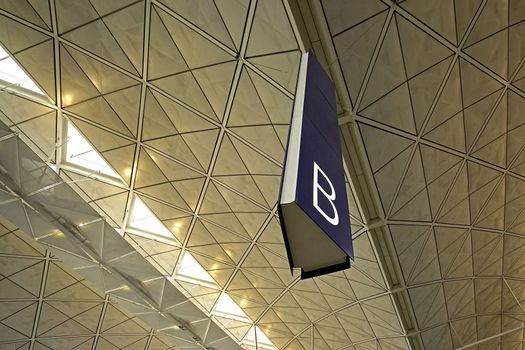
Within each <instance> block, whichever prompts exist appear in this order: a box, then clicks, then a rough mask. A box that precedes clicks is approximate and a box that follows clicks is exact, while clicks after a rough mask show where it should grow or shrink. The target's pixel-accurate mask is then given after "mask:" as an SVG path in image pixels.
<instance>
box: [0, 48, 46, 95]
mask: <svg viewBox="0 0 525 350" xmlns="http://www.w3.org/2000/svg"><path fill="white" fill-rule="evenodd" d="M0 80H2V81H4V82H6V83H7V84H2V85H4V86H0V89H2V88H4V89H5V88H6V87H9V86H19V87H22V88H24V89H27V90H30V91H33V92H36V93H37V94H39V95H43V96H44V95H45V94H44V92H43V91H42V90H41V89H40V88H39V87H38V86H37V85H36V84H35V82H34V81H33V80H32V79H31V78H30V77H29V75H27V73H26V72H25V71H24V70H23V69H22V68H21V67H20V66H19V65H18V63H17V62H16V61H15V60H14V59H13V58H12V57H11V56H10V55H9V53H8V52H7V51H6V50H5V49H4V48H3V47H2V46H1V45H0Z"/></svg>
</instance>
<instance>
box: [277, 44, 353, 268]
mask: <svg viewBox="0 0 525 350" xmlns="http://www.w3.org/2000/svg"><path fill="white" fill-rule="evenodd" d="M278 210H279V218H280V221H281V227H282V229H283V234H284V238H285V243H286V249H287V251H288V259H289V262H290V266H291V267H298V268H301V278H309V277H313V276H318V275H322V274H325V273H330V272H334V271H339V270H342V269H346V268H348V267H350V259H353V257H354V253H353V248H352V235H351V229H350V217H349V211H348V202H347V196H346V186H345V178H344V168H343V160H342V154H341V145H340V140H339V126H338V122H337V110H336V100H335V89H334V85H333V83H332V82H331V80H330V78H329V77H328V75H327V74H326V73H325V72H324V70H323V68H322V67H321V65H320V64H319V62H318V61H317V60H316V58H315V56H314V55H313V54H312V53H306V54H304V55H303V57H302V60H301V68H300V72H299V81H298V84H297V90H296V95H295V104H294V111H293V116H292V123H291V126H290V134H289V136H288V147H287V153H286V161H285V166H284V173H283V178H282V182H281V193H280V198H279V208H278Z"/></svg>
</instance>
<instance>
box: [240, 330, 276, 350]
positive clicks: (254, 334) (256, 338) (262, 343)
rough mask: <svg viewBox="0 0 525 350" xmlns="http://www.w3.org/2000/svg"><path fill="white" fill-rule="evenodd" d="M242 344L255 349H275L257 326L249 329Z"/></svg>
mask: <svg viewBox="0 0 525 350" xmlns="http://www.w3.org/2000/svg"><path fill="white" fill-rule="evenodd" d="M242 342H243V343H244V344H246V345H250V346H254V347H256V348H257V349H269V350H273V349H275V347H274V346H273V343H272V342H271V341H270V339H268V337H267V336H266V334H264V333H263V332H262V331H261V329H260V328H259V327H257V326H253V327H252V328H250V330H249V331H248V334H246V336H245V337H244V339H243V341H242Z"/></svg>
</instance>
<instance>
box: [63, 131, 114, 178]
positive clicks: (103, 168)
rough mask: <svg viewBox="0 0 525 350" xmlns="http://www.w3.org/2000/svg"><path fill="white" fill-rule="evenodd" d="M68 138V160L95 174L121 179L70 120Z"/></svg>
mask: <svg viewBox="0 0 525 350" xmlns="http://www.w3.org/2000/svg"><path fill="white" fill-rule="evenodd" d="M67 138H68V140H67V146H66V162H68V163H71V164H75V165H78V166H80V167H82V168H85V169H86V170H91V171H92V172H93V173H94V174H96V173H101V174H104V175H108V176H111V177H114V178H117V179H121V178H120V176H119V175H118V174H117V173H116V172H115V170H113V168H111V166H110V165H109V164H108V163H107V162H106V161H105V160H104V158H102V156H101V155H100V154H99V153H98V152H97V151H96V150H95V149H94V148H93V146H91V144H90V143H89V142H88V141H87V140H86V138H85V137H84V136H82V134H81V133H80V132H79V131H78V130H77V128H75V127H74V126H73V124H72V123H71V122H69V121H68V123H67Z"/></svg>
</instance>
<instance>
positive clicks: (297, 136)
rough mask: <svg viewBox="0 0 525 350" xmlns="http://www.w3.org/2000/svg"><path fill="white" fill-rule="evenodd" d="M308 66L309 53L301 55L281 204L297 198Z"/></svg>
mask: <svg viewBox="0 0 525 350" xmlns="http://www.w3.org/2000/svg"><path fill="white" fill-rule="evenodd" d="M307 68H308V53H303V54H302V56H301V66H300V69H299V79H298V82H297V88H296V90H295V101H294V107H293V113H292V122H291V125H290V133H289V136H288V148H287V150H286V164H285V169H284V179H283V186H282V193H281V204H286V203H291V202H293V201H294V200H295V191H296V187H297V176H298V174H297V171H298V169H299V151H300V147H301V129H302V124H303V109H304V97H305V91H306V71H307Z"/></svg>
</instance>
